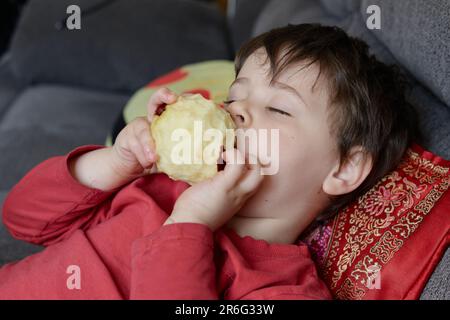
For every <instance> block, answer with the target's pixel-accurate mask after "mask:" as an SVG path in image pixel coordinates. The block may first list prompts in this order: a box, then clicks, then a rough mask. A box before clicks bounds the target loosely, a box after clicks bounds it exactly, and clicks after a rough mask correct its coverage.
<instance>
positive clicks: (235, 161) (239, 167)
mask: <svg viewBox="0 0 450 320" xmlns="http://www.w3.org/2000/svg"><path fill="white" fill-rule="evenodd" d="M222 157H223V159H224V160H225V162H226V165H225V168H224V170H223V177H224V181H225V188H227V189H228V190H229V189H232V188H233V187H234V186H235V185H236V184H237V182H238V181H239V179H240V178H241V176H242V175H243V174H244V173H245V171H246V167H245V158H244V156H243V155H242V153H241V152H240V151H239V150H237V149H228V150H226V151H224V152H223V154H222Z"/></svg>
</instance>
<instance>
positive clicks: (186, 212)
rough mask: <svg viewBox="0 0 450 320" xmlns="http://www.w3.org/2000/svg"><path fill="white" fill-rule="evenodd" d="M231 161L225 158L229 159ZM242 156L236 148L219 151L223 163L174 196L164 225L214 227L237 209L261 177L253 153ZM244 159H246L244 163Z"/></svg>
mask: <svg viewBox="0 0 450 320" xmlns="http://www.w3.org/2000/svg"><path fill="white" fill-rule="evenodd" d="M233 154H234V160H233V163H231V162H230V161H229V160H230V159H232V156H233ZM250 157H251V160H252V163H255V162H256V163H257V164H249V163H248V162H249V159H244V157H243V155H242V154H241V153H240V152H239V151H238V150H237V149H231V150H227V151H225V152H224V153H223V158H224V160H225V162H227V163H226V166H225V169H224V170H223V171H220V172H219V173H218V174H217V175H216V176H214V177H213V178H211V179H208V180H205V181H203V182H200V183H198V184H196V185H193V186H192V187H190V188H188V189H187V190H186V191H184V192H183V193H182V194H181V196H180V197H179V198H178V199H177V201H176V203H175V206H174V209H173V211H172V214H171V215H170V217H169V218H168V219H167V220H166V222H165V223H164V225H166V224H171V223H180V222H191V223H200V224H205V225H207V226H208V227H209V228H210V229H211V230H212V231H215V230H216V229H218V228H219V227H221V226H222V225H223V224H225V223H226V222H227V221H228V220H229V219H230V218H231V217H232V216H233V215H234V214H236V213H237V211H239V209H240V208H241V207H242V206H243V204H244V203H245V201H246V200H247V199H248V198H249V197H250V196H252V195H253V194H254V193H255V192H256V190H257V188H258V187H259V185H260V184H261V182H262V180H263V175H261V165H260V164H259V163H258V162H257V159H256V158H255V157H254V156H250ZM244 160H247V161H246V163H244Z"/></svg>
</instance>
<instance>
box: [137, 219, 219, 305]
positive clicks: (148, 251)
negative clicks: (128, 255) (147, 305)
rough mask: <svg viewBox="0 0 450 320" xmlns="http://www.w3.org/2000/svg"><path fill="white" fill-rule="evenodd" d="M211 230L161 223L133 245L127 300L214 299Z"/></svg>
mask: <svg viewBox="0 0 450 320" xmlns="http://www.w3.org/2000/svg"><path fill="white" fill-rule="evenodd" d="M215 278H216V269H215V264H214V241H213V232H212V231H211V229H209V227H207V226H205V225H202V224H197V223H174V224H169V225H163V226H161V228H159V229H158V230H157V231H155V232H154V233H152V234H151V235H149V236H146V237H143V238H140V239H137V240H135V242H134V243H133V247H132V264H131V287H130V290H131V291H130V299H150V300H217V299H218V293H217V288H216V282H215Z"/></svg>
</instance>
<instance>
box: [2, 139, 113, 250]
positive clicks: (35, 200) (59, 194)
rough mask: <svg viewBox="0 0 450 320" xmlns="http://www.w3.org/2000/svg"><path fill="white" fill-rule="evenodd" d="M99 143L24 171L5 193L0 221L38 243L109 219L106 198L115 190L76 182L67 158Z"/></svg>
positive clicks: (43, 242) (17, 235)
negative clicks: (26, 171) (6, 194)
mask: <svg viewBox="0 0 450 320" xmlns="http://www.w3.org/2000/svg"><path fill="white" fill-rule="evenodd" d="M102 147H103V146H94V145H91V146H83V147H79V148H77V149H75V150H73V151H72V152H70V153H69V154H68V155H66V156H58V157H53V158H50V159H48V160H46V161H44V162H42V163H41V164H39V165H37V166H36V167H35V168H33V169H32V170H31V171H30V172H28V173H27V174H26V175H25V176H24V177H23V178H22V179H21V181H20V182H19V183H18V184H17V185H15V186H14V188H13V189H12V190H11V191H10V193H9V194H8V196H7V198H6V200H5V203H4V206H3V223H4V225H5V226H6V227H7V228H8V229H9V231H10V232H11V234H12V236H13V237H15V238H17V239H20V240H24V241H28V242H31V243H35V244H40V245H50V244H53V243H56V242H58V241H61V240H63V239H65V238H67V237H68V236H69V235H70V234H72V233H73V232H74V231H75V230H77V229H84V230H85V229H88V228H90V227H92V226H94V225H96V224H98V223H100V222H102V221H104V220H107V219H108V218H110V217H109V216H108V215H109V214H110V213H109V210H108V208H109V205H108V203H107V202H110V200H108V198H109V197H110V195H111V194H113V193H114V192H115V191H117V190H112V191H108V192H105V191H102V190H98V189H92V188H89V187H86V186H84V185H82V184H80V183H79V182H78V181H76V180H75V179H74V178H73V177H72V175H71V173H70V171H69V167H68V160H69V159H70V158H72V157H75V156H78V155H80V154H82V153H86V152H89V151H92V150H96V149H99V148H102Z"/></svg>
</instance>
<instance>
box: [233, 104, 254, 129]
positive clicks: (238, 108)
mask: <svg viewBox="0 0 450 320" xmlns="http://www.w3.org/2000/svg"><path fill="white" fill-rule="evenodd" d="M228 112H229V113H230V114H231V117H232V118H233V120H234V122H235V123H236V126H237V127H238V128H247V127H249V126H250V125H251V122H252V118H251V115H250V113H249V112H248V110H247V107H246V106H245V105H244V103H242V102H234V103H232V104H230V105H229V106H228Z"/></svg>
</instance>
